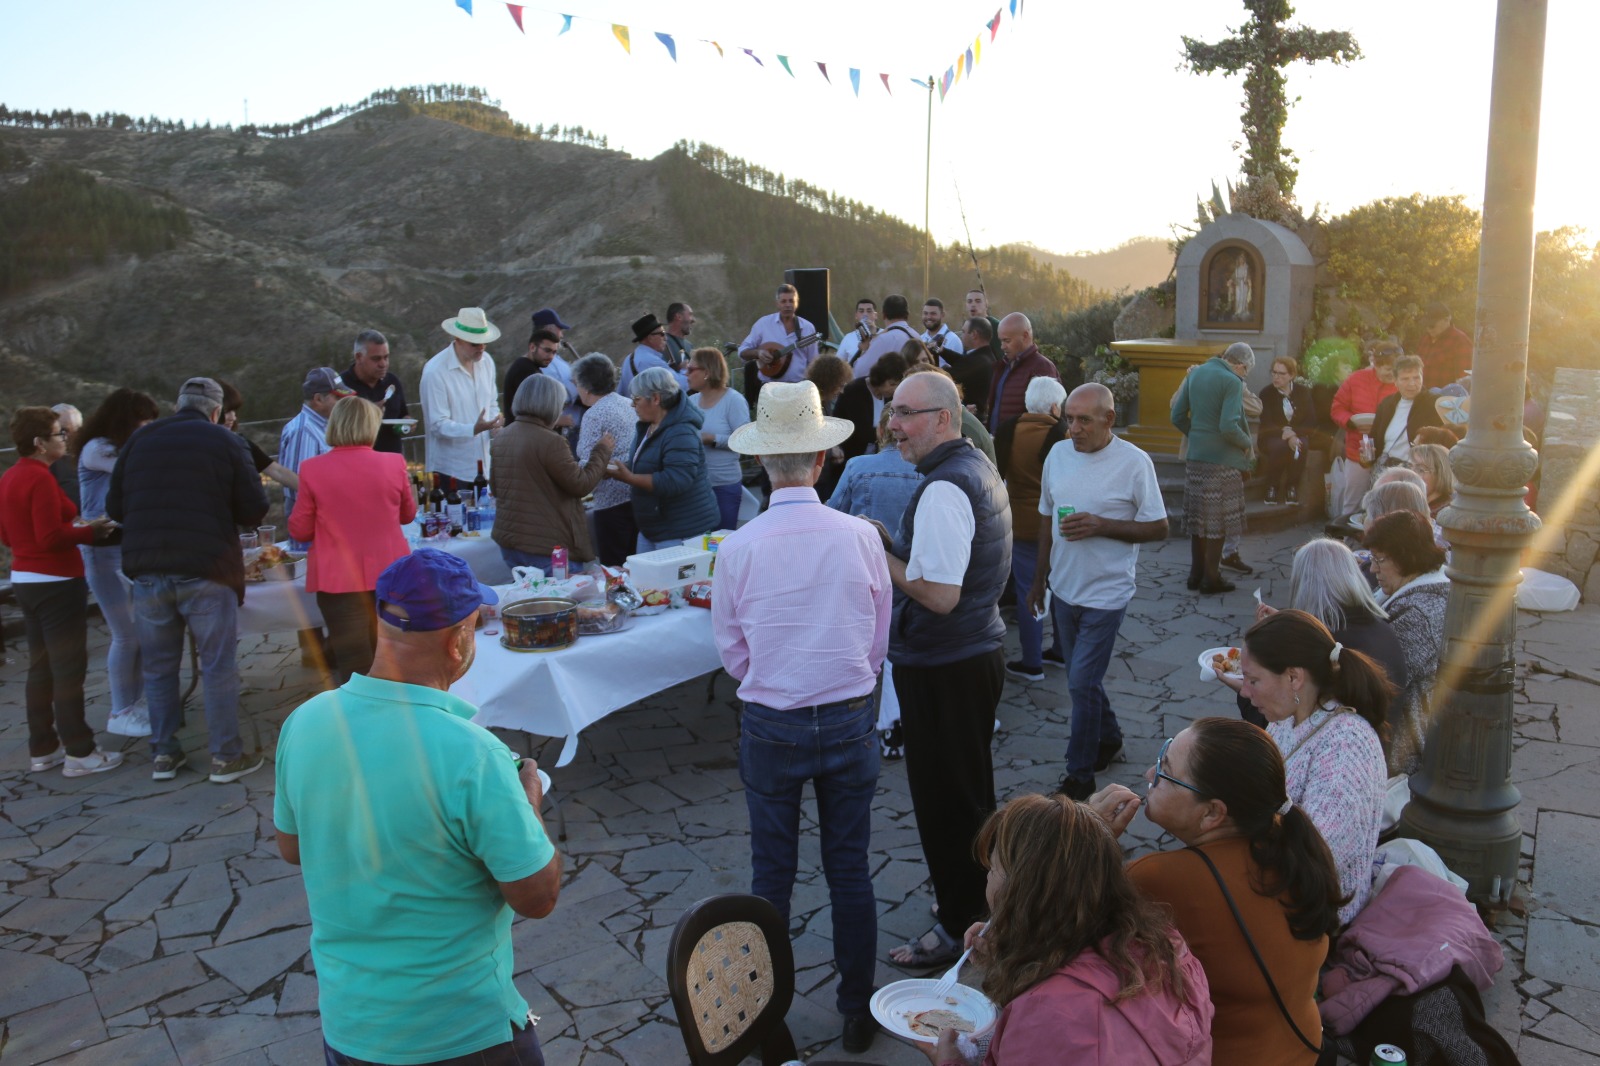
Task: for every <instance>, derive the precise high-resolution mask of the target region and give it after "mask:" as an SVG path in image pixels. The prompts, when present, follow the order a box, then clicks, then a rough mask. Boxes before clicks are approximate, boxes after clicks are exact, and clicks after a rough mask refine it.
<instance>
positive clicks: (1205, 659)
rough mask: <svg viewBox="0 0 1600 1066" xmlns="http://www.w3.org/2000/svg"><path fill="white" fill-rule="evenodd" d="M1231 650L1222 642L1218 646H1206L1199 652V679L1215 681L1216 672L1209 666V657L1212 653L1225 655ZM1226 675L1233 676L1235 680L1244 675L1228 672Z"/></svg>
mask: <svg viewBox="0 0 1600 1066" xmlns="http://www.w3.org/2000/svg"><path fill="white" fill-rule="evenodd" d="M1232 650H1233V649H1232V648H1230V647H1229V646H1228V645H1226V644H1224V645H1223V646H1222V647H1220V648H1207V649H1206V650H1205V651H1203V652H1201V653H1200V680H1202V681H1215V680H1216V679H1217V672H1216V671H1215V670H1213V669H1212V668H1211V657H1212V656H1213V655H1226V654H1228V652H1230V651H1232ZM1227 676H1228V677H1231V678H1233V679H1235V680H1238V679H1239V678H1241V677H1243V676H1244V675H1243V674H1228V675H1227Z"/></svg>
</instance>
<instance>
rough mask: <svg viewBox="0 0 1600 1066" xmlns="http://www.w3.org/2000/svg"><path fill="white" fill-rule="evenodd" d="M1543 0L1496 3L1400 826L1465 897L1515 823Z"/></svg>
mask: <svg viewBox="0 0 1600 1066" xmlns="http://www.w3.org/2000/svg"><path fill="white" fill-rule="evenodd" d="M1546 3H1547V0H1500V2H1499V11H1498V14H1497V16H1496V21H1495V41H1494V81H1493V86H1492V89H1491V93H1490V103H1489V158H1488V166H1487V175H1486V178H1485V182H1484V195H1483V239H1482V243H1481V245H1480V247H1479V252H1478V309H1477V323H1476V334H1477V336H1476V343H1475V345H1474V349H1473V357H1472V411H1471V418H1470V421H1469V422H1468V429H1467V436H1466V438H1465V439H1464V440H1463V441H1462V442H1461V443H1460V444H1458V445H1456V446H1455V448H1453V449H1451V452H1450V466H1451V468H1452V470H1453V471H1454V472H1455V475H1456V495H1455V498H1454V499H1453V500H1452V501H1451V502H1450V506H1449V507H1447V508H1445V510H1444V511H1443V512H1442V513H1441V514H1440V515H1439V523H1440V525H1442V526H1443V527H1444V530H1445V535H1446V536H1447V537H1448V538H1449V540H1450V547H1451V561H1450V566H1449V568H1448V570H1447V571H1446V572H1447V573H1448V575H1449V577H1450V581H1451V587H1450V604H1449V608H1448V612H1447V614H1446V620H1445V647H1444V654H1443V656H1442V658H1441V662H1440V669H1439V683H1438V687H1437V689H1436V692H1435V696H1434V703H1433V722H1432V725H1431V726H1430V728H1429V731H1428V738H1427V743H1426V746H1425V749H1424V752H1423V766H1422V769H1421V771H1419V772H1418V773H1416V774H1414V775H1413V776H1412V778H1411V792H1412V800H1411V803H1410V804H1408V805H1407V806H1406V809H1405V813H1404V814H1403V815H1402V816H1401V820H1400V831H1401V834H1402V835H1404V836H1410V837H1415V838H1417V839H1419V840H1421V841H1423V842H1425V843H1427V844H1429V845H1431V846H1432V847H1433V848H1434V849H1435V850H1436V851H1438V852H1439V854H1440V856H1441V857H1442V858H1443V859H1444V861H1445V863H1446V864H1447V865H1448V866H1449V867H1450V868H1451V869H1452V870H1454V871H1456V873H1458V874H1460V875H1461V876H1462V877H1464V878H1466V879H1467V883H1468V889H1467V893H1468V895H1469V896H1470V897H1471V898H1473V899H1474V900H1478V901H1482V902H1491V903H1492V902H1502V903H1503V902H1505V901H1507V900H1509V899H1510V896H1511V891H1512V888H1513V886H1514V885H1515V884H1516V877H1517V860H1518V858H1519V856H1520V854H1521V850H1522V829H1521V827H1520V826H1519V825H1518V823H1517V818H1516V816H1515V814H1513V813H1512V811H1513V809H1514V808H1515V807H1516V805H1517V804H1518V803H1519V802H1520V801H1521V799H1522V796H1521V793H1519V792H1518V791H1517V788H1516V786H1515V785H1513V784H1512V783H1511V717H1512V681H1513V676H1514V673H1513V671H1514V666H1515V660H1514V654H1515V649H1514V646H1513V643H1514V641H1515V638H1516V627H1517V612H1516V603H1515V593H1516V585H1517V582H1518V581H1519V580H1520V575H1519V573H1518V568H1519V566H1520V561H1521V551H1522V549H1523V547H1524V546H1525V545H1526V544H1527V543H1528V541H1529V540H1530V539H1531V538H1532V537H1533V535H1534V534H1535V533H1536V532H1537V531H1538V529H1539V525H1540V523H1539V518H1538V516H1537V515H1535V514H1533V513H1532V512H1531V511H1529V510H1528V508H1527V505H1526V504H1525V503H1524V502H1523V494H1524V493H1525V492H1526V486H1527V484H1528V479H1529V478H1530V477H1532V476H1533V472H1534V469H1535V467H1536V466H1537V463H1538V456H1537V455H1536V454H1535V452H1534V451H1533V449H1532V448H1530V447H1529V446H1528V444H1527V442H1526V441H1525V440H1524V439H1523V436H1522V402H1523V397H1524V386H1525V382H1526V380H1527V361H1528V313H1529V305H1530V303H1531V302H1532V289H1533V246H1534V228H1533V193H1534V178H1535V175H1536V171H1537V161H1538V156H1539V103H1540V92H1541V83H1542V80H1543V76H1544V37H1545V14H1546Z"/></svg>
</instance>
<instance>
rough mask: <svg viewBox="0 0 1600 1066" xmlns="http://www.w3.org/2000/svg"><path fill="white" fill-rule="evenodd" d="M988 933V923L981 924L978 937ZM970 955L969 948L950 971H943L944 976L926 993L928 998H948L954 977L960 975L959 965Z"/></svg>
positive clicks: (953, 985)
mask: <svg viewBox="0 0 1600 1066" xmlns="http://www.w3.org/2000/svg"><path fill="white" fill-rule="evenodd" d="M988 931H989V923H988V922H984V923H983V928H982V929H980V930H978V935H979V936H982V935H983V934H984V933H987V932H988ZM971 954H972V949H971V948H968V949H967V950H966V951H963V952H962V953H961V957H960V958H959V959H957V960H956V964H955V965H954V966H952V967H950V969H948V970H946V971H945V974H944V976H943V977H941V978H939V983H938V984H936V985H934V986H933V988H931V989H930V990H929V991H928V994H929V995H930V996H948V995H949V994H950V990H951V989H952V988H954V987H955V986H956V977H957V976H959V975H960V973H961V964H962V963H964V962H966V961H967V956H968V955H971Z"/></svg>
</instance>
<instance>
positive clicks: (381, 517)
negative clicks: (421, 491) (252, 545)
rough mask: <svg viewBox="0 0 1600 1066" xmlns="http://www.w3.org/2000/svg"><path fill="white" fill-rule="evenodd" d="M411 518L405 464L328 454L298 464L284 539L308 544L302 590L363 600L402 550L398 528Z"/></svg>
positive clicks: (356, 450) (371, 454) (412, 500)
mask: <svg viewBox="0 0 1600 1066" xmlns="http://www.w3.org/2000/svg"><path fill="white" fill-rule="evenodd" d="M415 517H417V498H416V497H415V496H413V495H412V494H411V483H410V482H409V481H408V480H407V479H406V461H405V459H404V458H403V457H402V456H399V455H396V454H395V453H394V452H376V451H373V450H372V449H371V448H368V447H362V446H352V447H344V448H335V449H333V451H331V452H328V453H326V454H324V455H318V456H315V457H313V458H311V459H307V460H306V461H305V462H303V463H301V464H300V492H299V494H298V495H297V496H296V497H295V501H294V513H293V514H291V515H290V516H289V536H291V537H293V538H294V539H295V540H300V541H309V542H310V544H311V553H310V555H309V556H308V557H307V558H306V589H307V590H308V591H310V592H371V591H372V590H373V589H375V588H377V587H378V575H379V574H380V573H382V572H383V569H384V567H386V566H388V565H389V564H390V563H392V562H394V561H395V560H396V559H398V558H400V556H402V555H405V554H406V553H407V552H408V551H410V548H409V547H408V546H407V545H406V537H405V534H404V533H403V532H401V529H400V527H401V526H402V525H404V524H405V523H407V522H409V521H411V520H412V519H413V518H415Z"/></svg>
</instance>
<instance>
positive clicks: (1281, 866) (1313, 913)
mask: <svg viewBox="0 0 1600 1066" xmlns="http://www.w3.org/2000/svg"><path fill="white" fill-rule="evenodd" d="M1145 779H1146V780H1147V781H1148V782H1149V783H1150V784H1149V790H1148V795H1147V798H1146V799H1145V800H1143V801H1142V806H1143V807H1144V810H1145V815H1146V816H1147V817H1148V818H1149V819H1150V821H1152V822H1154V823H1155V824H1156V825H1157V826H1160V827H1161V828H1162V829H1164V830H1166V831H1167V832H1169V833H1171V834H1172V835H1173V836H1175V837H1177V838H1178V840H1179V841H1180V842H1182V843H1183V844H1184V849H1183V850H1181V851H1165V852H1160V853H1158V854H1155V855H1146V856H1145V857H1143V858H1140V859H1135V860H1134V861H1133V862H1131V863H1129V864H1128V875H1129V877H1130V878H1131V879H1132V881H1133V884H1134V887H1135V888H1137V889H1138V890H1139V891H1140V892H1141V893H1142V894H1143V895H1144V897H1145V898H1146V899H1148V900H1150V901H1151V902H1154V903H1159V904H1163V905H1164V906H1166V907H1167V908H1169V910H1170V911H1171V914H1172V924H1173V925H1174V926H1175V927H1176V928H1177V930H1178V932H1179V933H1180V934H1182V936H1183V939H1184V941H1185V942H1186V943H1187V944H1188V945H1189V950H1190V951H1192V952H1194V954H1195V957H1196V958H1198V959H1199V960H1200V963H1201V965H1202V966H1204V967H1205V971H1206V980H1207V983H1208V984H1209V986H1210V991H1211V1003H1212V1006H1213V1007H1215V1008H1216V1015H1215V1017H1214V1018H1213V1019H1212V1022H1211V1040H1212V1061H1213V1062H1216V1063H1219V1064H1220V1063H1257V1062H1259V1063H1267V1062H1270V1063H1274V1064H1296V1066H1311V1064H1312V1063H1315V1062H1316V1061H1317V1058H1318V1055H1319V1051H1320V1046H1321V1036H1322V1018H1321V1016H1320V1014H1319V1013H1318V1011H1317V1003H1316V991H1317V979H1318V976H1319V974H1320V972H1321V969H1322V963H1323V960H1324V959H1326V958H1327V955H1328V938H1329V937H1330V936H1331V935H1332V934H1333V933H1334V932H1335V931H1336V930H1337V929H1338V928H1339V904H1340V902H1341V896H1340V891H1339V874H1338V871H1337V870H1336V869H1335V867H1334V864H1333V856H1332V855H1331V854H1330V853H1329V852H1328V845H1327V844H1326V843H1325V842H1324V841H1323V839H1322V835H1321V834H1320V833H1318V832H1317V827H1316V826H1315V825H1313V824H1312V822H1311V818H1310V816H1309V815H1308V814H1307V813H1306V812H1305V811H1303V810H1301V809H1300V807H1299V806H1298V805H1296V804H1295V803H1294V802H1293V801H1292V800H1290V798H1289V794H1288V789H1287V784H1286V782H1285V780H1284V769H1283V756H1282V754H1281V753H1280V752H1279V751H1278V746H1277V744H1275V743H1274V742H1273V740H1272V738H1271V737H1269V736H1268V735H1267V734H1266V733H1265V732H1263V731H1262V730H1260V729H1257V728H1256V727H1255V726H1253V725H1251V724H1250V723H1249V722H1241V721H1239V720H1238V719H1237V718H1201V719H1200V720H1198V721H1196V722H1194V723H1193V724H1192V725H1190V726H1189V728H1187V729H1185V730H1184V731H1183V732H1181V733H1179V734H1178V735H1177V736H1176V737H1173V738H1172V739H1170V740H1168V741H1166V742H1164V743H1163V744H1162V745H1161V751H1160V754H1158V755H1157V756H1156V764H1155V766H1153V767H1152V768H1151V769H1150V770H1149V771H1148V772H1147V773H1146V774H1145ZM1089 803H1090V806H1092V807H1093V808H1094V809H1095V811H1096V813H1098V814H1099V815H1100V816H1101V817H1102V818H1104V819H1105V820H1106V822H1107V823H1108V824H1109V825H1110V826H1111V828H1112V830H1113V831H1114V832H1117V833H1121V831H1122V830H1123V829H1124V828H1126V826H1127V824H1128V822H1129V821H1131V820H1132V818H1133V813H1134V811H1135V810H1137V809H1138V808H1139V807H1140V806H1141V800H1140V799H1139V797H1138V796H1136V795H1134V793H1133V792H1132V791H1131V790H1129V789H1127V788H1124V787H1123V786H1121V785H1110V786H1108V787H1107V788H1104V789H1101V790H1100V791H1099V792H1097V793H1095V795H1094V796H1093V797H1091V798H1090V800H1089ZM1252 947H1253V949H1254V951H1252ZM1257 953H1259V954H1257ZM1258 957H1259V959H1260V962H1259V963H1258V962H1257V958H1258ZM1280 1002H1281V1003H1282V1006H1281V1007H1280V1006H1279V1003H1280Z"/></svg>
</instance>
